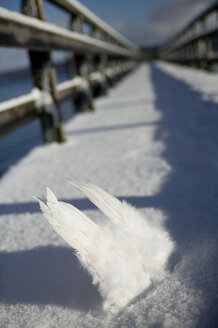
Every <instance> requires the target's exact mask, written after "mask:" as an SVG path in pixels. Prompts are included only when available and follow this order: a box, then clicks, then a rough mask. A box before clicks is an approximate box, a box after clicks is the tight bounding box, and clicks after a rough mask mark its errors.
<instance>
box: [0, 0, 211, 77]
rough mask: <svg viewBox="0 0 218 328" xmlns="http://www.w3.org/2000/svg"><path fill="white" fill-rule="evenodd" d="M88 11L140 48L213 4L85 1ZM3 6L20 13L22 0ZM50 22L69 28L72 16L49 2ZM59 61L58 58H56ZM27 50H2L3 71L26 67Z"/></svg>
mask: <svg viewBox="0 0 218 328" xmlns="http://www.w3.org/2000/svg"><path fill="white" fill-rule="evenodd" d="M80 2H81V3H82V4H84V5H85V6H86V7H87V8H89V9H90V10H91V11H93V12H94V13H95V14H96V15H97V16H99V17H100V18H101V19H103V20H104V21H105V22H107V23H108V24H110V25H111V26H112V27H113V28H115V29H116V30H117V31H119V32H120V33H121V34H123V35H124V36H125V37H126V38H128V39H129V40H130V41H132V42H133V43H135V44H137V45H156V44H161V43H163V42H164V41H166V40H167V39H168V38H169V37H171V36H172V35H173V34H175V33H176V32H177V31H179V30H180V29H181V28H182V27H183V26H185V24H187V23H188V22H189V21H190V20H191V19H192V18H193V17H194V16H195V15H197V14H199V13H200V12H201V11H202V10H203V9H204V8H206V7H207V6H208V5H210V4H211V3H213V2H214V1H213V0H134V1H126V0H110V1H102V0H92V1H90V0H81V1H80ZM0 6H1V7H4V8H7V9H10V10H15V11H20V0H13V1H9V0H1V1H0ZM45 11H46V18H47V20H48V21H49V22H53V23H56V24H58V25H60V26H63V27H67V23H68V19H69V17H68V15H67V14H66V13H65V12H63V11H61V10H57V9H55V7H54V6H52V5H50V4H49V3H46V2H45ZM56 57H58V55H56ZM26 65H27V57H26V54H25V51H24V50H14V49H4V48H1V49H0V71H2V70H7V69H9V68H11V69H13V68H15V67H20V66H26Z"/></svg>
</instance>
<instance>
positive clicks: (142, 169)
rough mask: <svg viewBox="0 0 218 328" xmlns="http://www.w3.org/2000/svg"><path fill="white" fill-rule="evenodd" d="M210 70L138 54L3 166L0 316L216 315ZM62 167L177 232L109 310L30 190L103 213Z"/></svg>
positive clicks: (201, 322)
mask: <svg viewBox="0 0 218 328" xmlns="http://www.w3.org/2000/svg"><path fill="white" fill-rule="evenodd" d="M190 76H191V78H190ZM210 76H211V77H212V76H213V75H212V74H209V73H204V74H203V75H200V73H198V71H196V70H194V69H184V70H183V69H180V67H179V66H178V67H175V66H174V65H170V64H160V63H158V64H155V65H151V66H149V65H143V66H141V67H140V68H138V69H137V70H136V71H135V72H133V73H132V74H131V75H129V76H128V78H126V79H125V80H124V81H123V82H122V83H120V84H119V85H118V86H117V87H116V88H115V89H113V90H112V91H110V93H109V95H108V96H107V97H106V98H101V99H98V100H97V101H96V108H97V110H96V112H95V113H85V114H84V113H83V114H79V115H77V116H76V117H75V118H74V119H72V120H70V121H69V122H68V123H67V124H66V126H65V130H66V132H67V136H68V141H67V142H66V143H65V144H62V145H58V144H52V145H46V146H40V147H37V148H34V149H33V150H32V151H31V152H30V153H29V154H28V155H27V156H26V157H25V158H23V159H22V160H21V161H20V162H19V163H18V164H16V165H15V166H13V167H11V168H10V170H9V171H8V172H7V173H6V174H5V175H4V176H3V178H2V179H1V180H0V203H1V205H0V214H1V215H0V247H1V250H0V258H1V271H0V290H1V293H0V326H2V327H28V328H29V327H113V328H114V327H140V328H141V327H143V328H144V327H167V328H168V327H187V328H188V327H190V328H192V327H207V328H209V327H215V326H216V320H217V314H216V313H217V311H216V310H217V309H216V304H217V267H216V263H217V252H216V246H217V214H218V207H217V195H218V184H217V180H216V177H217V173H218V165H217V163H218V154H217V142H218V133H217V116H218V112H217V104H216V103H215V102H214V99H215V98H213V97H211V94H212V91H211V90H212V84H211V88H209V83H207V86H206V87H204V88H203V85H204V81H205V79H206V78H208V79H206V81H208V80H209V77H210ZM214 76H215V75H214ZM200 79H202V81H201V82H200ZM196 85H201V89H200V87H199V89H198V90H196V89H194V87H195V86H196ZM206 95H208V97H210V98H209V99H210V100H206V99H205V96H206ZM203 98H204V99H203ZM65 177H76V178H77V179H79V180H80V181H86V182H89V183H92V184H95V185H98V186H99V187H101V188H102V189H104V190H106V191H107V192H109V193H110V194H112V195H114V196H115V197H117V198H118V199H120V200H125V201H127V202H128V203H130V204H132V205H134V206H135V207H136V208H137V211H139V212H140V215H142V216H144V217H145V219H146V221H147V222H151V225H153V226H158V225H160V224H162V226H163V229H165V231H166V233H167V232H168V234H169V236H170V237H171V238H172V240H174V242H175V245H176V252H175V253H174V254H173V256H172V257H171V258H170V260H169V264H168V270H166V272H165V276H164V277H163V279H161V280H160V281H153V284H152V285H151V287H150V288H149V289H148V290H146V291H144V292H143V293H142V294H141V295H140V296H139V297H138V298H136V299H134V300H132V301H131V304H129V305H127V306H125V307H124V308H123V309H122V310H121V311H120V312H118V313H116V314H113V313H111V312H110V311H108V312H107V311H106V312H104V311H103V310H102V297H101V296H100V294H99V292H98V290H97V288H96V287H95V286H94V285H93V284H92V279H91V277H90V275H89V274H88V273H87V271H86V270H84V269H83V268H82V267H81V265H80V264H79V262H78V260H77V258H76V256H75V255H74V253H73V251H72V248H70V247H68V246H67V245H66V243H65V242H64V241H63V240H62V239H61V238H60V237H58V236H57V235H56V234H55V233H54V232H52V231H51V230H50V228H49V226H48V224H47V222H46V220H45V219H44V218H43V216H42V215H41V213H40V209H39V206H38V204H37V203H36V201H35V200H34V199H33V198H32V195H37V196H39V197H40V198H42V199H44V198H45V194H44V189H45V186H49V187H51V189H52V190H53V191H54V192H55V194H56V195H57V197H58V199H61V200H63V201H65V202H68V203H70V204H72V205H74V206H75V207H77V208H79V209H80V210H81V211H82V212H83V213H85V214H86V215H87V216H88V217H90V218H91V219H93V221H94V222H95V223H97V224H99V223H101V222H102V220H105V218H102V214H101V213H100V212H99V211H98V210H97V209H96V208H95V207H94V205H92V203H90V202H89V201H88V200H87V199H86V198H85V197H82V196H81V194H80V192H79V191H78V190H76V189H75V188H73V187H72V186H69V185H68V184H66V183H65V182H64V178H65ZM144 238H145V244H146V241H147V239H148V238H149V236H146V235H145V236H144ZM136 242H137V240H136ZM162 246H163V245H162V244H161V245H160V247H162ZM114 274H115V275H117V276H118V277H120V274H121V273H120V272H119V270H117V272H115V273H114Z"/></svg>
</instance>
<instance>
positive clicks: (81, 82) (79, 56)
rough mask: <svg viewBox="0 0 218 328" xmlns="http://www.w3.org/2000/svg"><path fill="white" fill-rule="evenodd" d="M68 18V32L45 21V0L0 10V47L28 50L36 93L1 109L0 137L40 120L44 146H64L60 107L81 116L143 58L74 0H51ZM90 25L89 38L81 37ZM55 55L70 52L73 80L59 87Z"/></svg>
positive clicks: (137, 51)
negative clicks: (69, 106)
mask: <svg viewBox="0 0 218 328" xmlns="http://www.w3.org/2000/svg"><path fill="white" fill-rule="evenodd" d="M48 1H49V2H51V3H53V4H54V5H56V6H58V7H60V8H62V9H64V10H65V11H66V12H68V13H69V29H68V30H67V29H64V28H61V27H58V26H56V25H54V24H50V23H47V22H45V15H44V10H43V0H22V1H21V10H22V13H16V12H11V11H9V10H6V9H4V8H0V46H6V47H16V48H25V49H27V50H28V53H29V59H30V65H31V71H32V77H33V81H34V86H35V88H34V89H33V91H32V92H31V93H30V94H28V95H24V96H21V97H18V98H16V99H13V100H9V101H5V102H3V103H1V104H0V137H3V136H5V135H6V134H8V133H10V132H12V131H14V130H15V129H17V128H19V127H20V126H22V125H23V124H26V123H27V122H29V121H31V120H33V119H36V118H40V120H41V126H42V132H43V137H44V140H45V142H52V141H58V142H61V141H64V139H65V137H64V133H63V128H62V119H61V110H60V105H59V103H60V102H61V101H63V100H65V99H67V98H72V99H73V101H74V103H75V105H76V108H77V110H78V111H81V110H87V109H89V110H93V103H92V99H93V96H97V95H100V94H103V93H105V92H106V89H107V88H108V87H109V86H111V85H112V84H113V83H114V82H115V81H116V80H117V79H119V78H120V77H122V76H123V75H125V74H126V73H127V72H129V71H130V70H132V69H133V68H134V67H135V65H136V64H137V63H138V62H139V61H140V60H141V59H142V55H141V52H140V51H139V49H138V48H137V47H136V46H135V45H133V44H132V43H130V42H129V41H128V40H127V39H125V38H124V37H123V36H121V35H120V34H119V33H117V32H116V31H114V30H113V29H112V28H111V27H110V26H108V25H107V24H105V23H104V22H103V21H102V20H100V19H99V18H98V17H97V16H96V15H94V14H93V13H92V12H90V11H89V10H88V9H87V8H85V7H84V6H83V5H81V4H80V3H78V2H77V1H75V0H48ZM84 24H89V25H90V30H91V33H90V35H85V33H84V32H83V30H84ZM52 50H62V51H63V50H64V51H68V52H69V53H71V60H70V65H69V69H70V72H71V80H69V81H66V82H64V83H61V84H59V85H56V78H55V69H54V66H53V64H52V61H51V51H52Z"/></svg>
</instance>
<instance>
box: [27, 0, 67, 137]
mask: <svg viewBox="0 0 218 328" xmlns="http://www.w3.org/2000/svg"><path fill="white" fill-rule="evenodd" d="M22 13H23V14H25V15H27V16H31V17H35V18H38V19H41V20H44V19H45V16H44V11H43V2H42V0H22ZM29 58H30V63H31V71H32V76H33V81H34V85H35V87H37V88H38V89H39V90H40V91H41V92H42V103H41V105H40V107H41V108H40V113H39V117H40V121H41V127H42V133H43V139H44V141H45V142H47V143H48V142H53V141H57V142H63V141H65V138H64V133H63V128H62V119H61V111H60V107H59V104H58V101H57V97H56V76H55V69H54V67H53V66H52V63H51V56H50V52H48V51H32V50H30V51H29Z"/></svg>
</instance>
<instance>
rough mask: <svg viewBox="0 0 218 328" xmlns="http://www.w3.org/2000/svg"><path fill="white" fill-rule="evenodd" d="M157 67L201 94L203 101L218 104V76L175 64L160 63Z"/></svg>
mask: <svg viewBox="0 0 218 328" xmlns="http://www.w3.org/2000/svg"><path fill="white" fill-rule="evenodd" d="M158 67H159V68H161V69H163V70H164V71H165V72H167V73H169V74H172V75H173V76H174V77H176V78H177V79H180V80H183V81H184V82H187V83H189V84H190V86H191V87H192V88H193V89H194V90H196V91H199V92H200V93H201V94H202V99H203V100H211V101H214V102H216V103H218V92H217V86H218V74H214V73H208V72H206V71H205V70H200V69H197V68H196V69H194V68H189V67H187V66H181V65H177V64H170V65H169V64H167V63H165V62H161V61H159V62H158Z"/></svg>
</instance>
